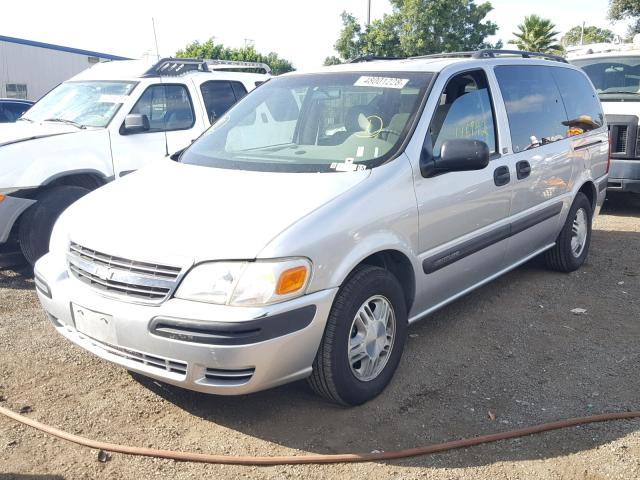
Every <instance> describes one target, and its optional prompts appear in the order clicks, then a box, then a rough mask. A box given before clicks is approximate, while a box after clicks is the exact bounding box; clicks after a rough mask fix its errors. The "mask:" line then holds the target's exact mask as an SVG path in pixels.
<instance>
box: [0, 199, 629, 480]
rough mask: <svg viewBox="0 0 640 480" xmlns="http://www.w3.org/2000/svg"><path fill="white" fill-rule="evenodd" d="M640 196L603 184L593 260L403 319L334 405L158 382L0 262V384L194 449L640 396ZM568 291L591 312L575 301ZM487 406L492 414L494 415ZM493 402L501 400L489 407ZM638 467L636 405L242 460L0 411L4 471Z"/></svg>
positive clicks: (103, 423) (497, 473)
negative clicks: (389, 348)
mask: <svg viewBox="0 0 640 480" xmlns="http://www.w3.org/2000/svg"><path fill="white" fill-rule="evenodd" d="M639 252H640V201H639V202H636V203H635V204H632V203H630V202H629V201H628V199H626V198H620V197H618V198H614V199H612V200H608V201H607V204H606V206H605V209H604V211H603V215H601V216H600V217H599V218H598V219H597V220H596V223H595V226H594V235H593V241H592V245H591V252H590V256H589V259H588V263H587V264H586V265H585V266H584V267H583V268H582V269H581V270H580V271H578V272H575V273H572V274H569V275H564V274H557V273H551V272H548V271H545V270H544V269H543V268H542V267H541V266H540V265H539V264H538V263H536V262H535V261H534V262H531V263H529V264H527V265H525V266H523V267H521V268H519V269H517V270H515V271H513V272H511V273H509V274H507V275H505V276H503V277H502V278H500V279H498V280H497V281H495V282H493V283H491V284H489V285H487V286H485V287H483V288H481V289H480V290H477V291H475V292H474V293H472V294H470V295H467V296H466V297H464V298H463V299H461V300H459V301H457V302H455V303H454V304H452V305H450V306H448V307H446V308H444V309H443V310H441V311H440V312H438V313H436V314H434V315H432V316H431V317H429V318H426V319H425V320H424V321H422V322H420V323H418V324H416V325H414V326H412V327H411V329H410V332H409V333H410V337H409V340H408V343H407V349H406V351H405V354H404V357H403V360H402V363H401V365H400V367H399V369H398V371H397V373H396V376H395V378H394V380H393V382H392V384H391V385H390V386H389V388H387V390H386V391H385V392H384V393H383V394H382V395H381V396H380V397H379V398H377V399H376V400H374V401H372V402H369V403H368V404H366V405H364V406H362V407H359V408H355V409H343V408H338V407H335V406H332V405H330V404H327V403H325V402H324V401H322V400H321V399H319V398H317V397H315V396H314V395H313V394H312V393H311V392H310V391H309V389H308V388H307V387H306V385H305V384H304V382H299V383H296V384H292V385H287V386H284V387H281V388H278V389H275V390H271V391H267V392H263V393H259V394H254V395H250V396H245V397H235V398H234V397H213V396H206V395H202V394H198V393H193V392H188V391H184V390H180V389H178V388H174V387H169V386H166V385H161V384H159V383H156V382H153V381H150V380H147V379H145V378H143V377H139V376H136V375H132V374H129V373H128V372H126V371H125V370H123V369H121V368H119V367H116V366H113V365H110V364H108V363H105V362H103V361H100V360H98V359H96V358H94V357H93V356H92V355H90V354H88V353H85V352H84V351H83V350H81V349H80V348H77V347H75V346H73V345H72V344H70V343H68V342H66V341H65V340H64V339H63V338H62V337H60V336H59V335H58V334H56V333H55V331H54V329H53V328H52V327H51V326H50V325H49V323H48V321H47V320H46V319H45V316H44V314H43V313H42V312H41V310H40V309H39V306H38V302H37V299H36V296H35V294H34V292H33V280H32V278H31V276H30V275H29V273H28V271H27V270H25V269H17V270H5V271H0V346H1V349H0V396H1V397H2V405H3V406H5V407H8V408H11V409H13V410H16V411H17V410H19V409H20V408H22V407H25V406H29V407H31V408H32V412H31V413H28V415H29V416H30V417H31V418H34V419H37V420H40V421H42V422H45V423H48V424H50V425H53V426H56V427H58V428H62V429H64V430H67V431H69V432H72V433H76V434H80V435H83V436H86V437H89V438H93V439H102V440H105V441H110V442H116V443H124V444H129V445H138V446H146V447H155V448H169V449H176V450H189V451H196V452H210V453H228V454H236V455H240V454H248V455H286V454H303V453H308V452H313V453H339V452H354V451H356V452H370V451H372V450H394V449H399V448H405V447H413V446H417V445H424V444H430V443H436V442H441V441H446V440H452V439H458V438H463V437H469V436H475V435H478V434H486V433H493V432H499V431H505V430H511V429H513V428H519V427H523V426H527V425H531V424H535V423H540V422H545V421H553V420H558V419H562V418H566V417H574V416H580V415H587V414H592V413H600V412H610V411H624V410H640V400H639V396H638V394H639V393H640V377H639V376H638V371H639V367H640V349H639V347H638V339H639V338H640V255H639ZM573 308H583V309H586V314H583V315H576V314H573V313H571V309H573ZM489 411H491V412H492V414H495V419H492V418H490V415H489ZM492 416H493V415H492ZM205 475H206V476H214V477H215V478H292V477H294V478H298V477H302V478H338V477H343V478H365V477H367V478H370V479H382V478H396V479H401V478H402V479H413V478H427V479H431V478H438V479H457V478H492V479H503V478H509V479H531V478H541V479H542V478H544V479H555V478H562V479H565V478H578V479H589V480H595V479H605V478H607V479H608V478H621V479H634V478H640V421H638V420H634V421H618V422H610V423H607V424H595V425H590V426H583V427H576V428H571V429H566V430H562V431H556V432H551V433H546V434H540V435H536V436H532V437H527V438H523V439H518V440H512V441H504V442H499V443H494V444H490V445H484V446H479V447H474V448H469V449H464V450H457V451H452V452H448V453H443V454H437V455H431V456H425V457H418V458H413V459H408V460H403V461H392V462H384V463H364V464H355V465H328V466H316V465H311V466H282V467H234V466H214V465H199V464H187V463H176V462H172V461H166V460H155V459H149V458H136V457H130V456H125V455H113V456H112V458H111V459H110V460H109V461H107V462H106V463H100V462H98V461H97V452H96V451H93V450H89V449H86V448H83V447H79V446H76V445H73V444H70V443H67V442H64V441H61V440H57V439H54V438H50V437H47V436H46V435H44V434H42V433H39V432H37V431H35V430H32V429H30V428H28V427H24V426H21V425H19V424H17V423H14V422H12V421H10V420H8V419H6V418H4V417H3V418H0V478H2V479H14V478H15V479H24V478H38V479H55V480H59V479H76V478H105V479H121V478H136V479H147V478H160V479H162V478H167V479H183V478H204V477H205Z"/></svg>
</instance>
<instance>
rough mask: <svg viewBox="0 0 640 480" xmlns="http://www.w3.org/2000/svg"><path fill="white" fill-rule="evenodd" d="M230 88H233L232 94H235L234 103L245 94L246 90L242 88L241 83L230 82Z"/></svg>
mask: <svg viewBox="0 0 640 480" xmlns="http://www.w3.org/2000/svg"><path fill="white" fill-rule="evenodd" d="M231 86H232V87H233V93H235V94H236V102H237V101H238V100H240V99H241V98H242V97H244V96H245V95H246V94H247V89H246V88H244V85H243V84H242V83H240V82H231Z"/></svg>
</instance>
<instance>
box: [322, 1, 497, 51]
mask: <svg viewBox="0 0 640 480" xmlns="http://www.w3.org/2000/svg"><path fill="white" fill-rule="evenodd" d="M391 5H392V9H393V12H392V13H391V14H390V15H385V16H384V17H383V18H382V19H380V20H375V21H373V22H371V24H370V25H368V26H367V27H362V26H361V25H360V24H359V23H358V21H357V19H356V18H355V17H354V16H353V15H351V14H350V13H348V12H343V13H342V31H341V32H340V36H339V37H338V41H337V42H336V43H335V45H334V48H335V49H336V51H337V52H338V53H339V54H340V57H341V58H342V59H345V60H346V59H353V58H356V57H359V56H361V55H376V56H387V57H405V56H416V55H428V54H430V53H440V52H451V51H460V50H477V49H479V48H489V47H493V45H490V44H488V43H487V42H486V38H487V37H488V36H490V35H494V34H495V33H496V31H497V28H498V27H497V25H496V24H495V23H494V22H491V21H488V20H485V17H486V16H487V14H488V13H489V12H490V11H491V10H492V7H491V4H490V3H489V2H484V3H481V4H476V3H475V1H474V0H391ZM501 45H502V43H501V42H499V44H498V47H499V46H501Z"/></svg>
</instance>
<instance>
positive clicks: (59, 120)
mask: <svg viewBox="0 0 640 480" xmlns="http://www.w3.org/2000/svg"><path fill="white" fill-rule="evenodd" d="M43 122H59V123H66V124H67V125H73V126H74V127H78V128H87V127H86V126H85V125H82V124H80V123H78V122H74V121H73V120H67V119H66V118H47V119H45V120H43Z"/></svg>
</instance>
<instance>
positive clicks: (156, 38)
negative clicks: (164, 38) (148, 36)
mask: <svg viewBox="0 0 640 480" xmlns="http://www.w3.org/2000/svg"><path fill="white" fill-rule="evenodd" d="M151 26H153V40H154V41H155V43H156V57H158V60H160V49H158V36H157V35H156V21H155V19H154V18H153V17H151Z"/></svg>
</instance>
